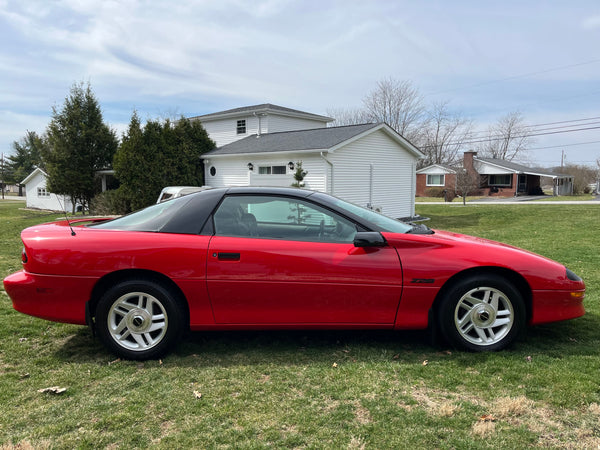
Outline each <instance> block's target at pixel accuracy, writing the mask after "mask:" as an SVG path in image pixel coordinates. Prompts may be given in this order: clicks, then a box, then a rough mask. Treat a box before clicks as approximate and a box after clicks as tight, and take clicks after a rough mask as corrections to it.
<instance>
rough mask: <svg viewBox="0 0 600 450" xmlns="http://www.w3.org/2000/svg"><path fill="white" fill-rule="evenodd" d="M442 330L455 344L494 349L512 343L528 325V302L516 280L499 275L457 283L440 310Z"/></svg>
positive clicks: (487, 349) (479, 349)
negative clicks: (526, 309) (516, 284)
mask: <svg viewBox="0 0 600 450" xmlns="http://www.w3.org/2000/svg"><path fill="white" fill-rule="evenodd" d="M438 322H439V327H440V331H441V332H442V335H443V336H444V337H445V338H446V340H447V341H448V342H449V343H450V344H452V345H453V346H455V347H457V348H461V349H466V350H471V351H494V350H501V349H504V348H506V347H507V346H509V345H510V344H511V343H512V342H513V341H514V340H515V339H516V338H517V337H518V336H519V334H520V333H521V332H522V331H523V329H524V327H525V303H524V302H523V297H522V295H521V294H520V292H519V291H518V289H516V288H515V287H514V285H513V284H512V283H510V282H509V281H508V280H505V279H504V278H502V277H499V276H496V275H487V276H473V277H469V278H466V279H464V280H461V281H459V282H458V283H456V284H454V285H453V286H452V287H451V288H450V289H449V290H448V291H447V292H446V294H445V296H444V298H443V299H442V301H441V304H440V306H439V310H438Z"/></svg>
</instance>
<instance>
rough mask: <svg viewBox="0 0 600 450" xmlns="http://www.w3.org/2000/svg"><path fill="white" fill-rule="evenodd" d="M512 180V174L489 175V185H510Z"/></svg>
mask: <svg viewBox="0 0 600 450" xmlns="http://www.w3.org/2000/svg"><path fill="white" fill-rule="evenodd" d="M511 181H512V175H511V174H510V173H507V174H506V175H490V181H489V183H488V184H489V185H490V186H510V185H511Z"/></svg>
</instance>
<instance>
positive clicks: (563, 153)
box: [560, 150, 565, 170]
mask: <svg viewBox="0 0 600 450" xmlns="http://www.w3.org/2000/svg"><path fill="white" fill-rule="evenodd" d="M564 165H565V151H564V150H563V151H562V153H561V156H560V170H562V169H563V166H564Z"/></svg>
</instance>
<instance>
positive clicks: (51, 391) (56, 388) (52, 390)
mask: <svg viewBox="0 0 600 450" xmlns="http://www.w3.org/2000/svg"><path fill="white" fill-rule="evenodd" d="M66 390H67V388H61V387H60V386H52V387H47V388H43V389H38V392H39V393H40V394H45V393H48V394H55V395H59V394H62V393H63V392H65V391H66Z"/></svg>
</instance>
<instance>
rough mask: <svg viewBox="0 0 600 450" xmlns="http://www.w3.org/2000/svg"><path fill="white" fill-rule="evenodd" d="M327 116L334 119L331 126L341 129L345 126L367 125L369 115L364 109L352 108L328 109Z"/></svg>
mask: <svg viewBox="0 0 600 450" xmlns="http://www.w3.org/2000/svg"><path fill="white" fill-rule="evenodd" d="M327 115H328V116H329V117H332V118H334V119H335V122H333V124H332V125H331V126H334V127H341V126H345V125H359V124H363V123H369V122H370V119H369V115H368V114H367V113H366V111H365V110H364V109H358V108H357V109H352V108H329V109H327Z"/></svg>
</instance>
